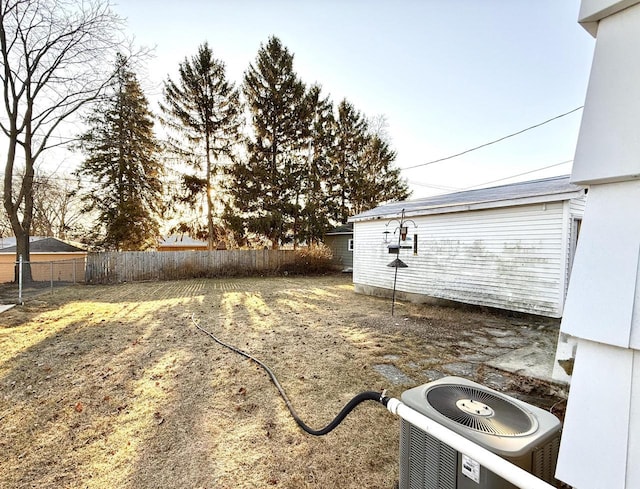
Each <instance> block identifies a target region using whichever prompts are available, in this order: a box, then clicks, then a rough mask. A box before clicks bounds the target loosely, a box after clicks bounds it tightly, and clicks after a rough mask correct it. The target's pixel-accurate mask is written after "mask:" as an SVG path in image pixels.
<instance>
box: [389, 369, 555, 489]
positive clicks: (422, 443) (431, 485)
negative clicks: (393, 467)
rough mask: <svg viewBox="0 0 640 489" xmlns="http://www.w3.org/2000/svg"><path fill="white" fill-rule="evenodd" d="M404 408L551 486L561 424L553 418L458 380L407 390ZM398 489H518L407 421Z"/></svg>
mask: <svg viewBox="0 0 640 489" xmlns="http://www.w3.org/2000/svg"><path fill="white" fill-rule="evenodd" d="M402 402H403V403H404V404H406V405H407V406H409V407H410V408H412V409H414V410H415V411H417V412H419V413H421V414H422V415H424V416H426V417H428V418H430V419H431V420H433V421H435V422H437V423H439V424H441V425H444V426H445V427H447V428H449V429H450V430H452V431H454V432H456V433H457V434H459V435H461V436H463V437H465V438H466V439H468V440H470V441H473V442H474V443H475V444H477V445H479V446H481V447H483V448H485V449H487V450H489V451H491V452H493V453H495V454H497V455H499V456H501V457H502V458H504V459H506V460H508V461H509V462H511V463H513V464H515V465H517V466H519V467H520V468H522V469H524V470H526V471H528V472H530V473H532V474H534V475H535V476H536V477H538V478H540V479H542V480H544V481H546V482H548V483H550V484H553V483H554V481H555V479H554V473H555V467H556V461H557V457H558V449H559V447H560V433H561V423H560V421H559V420H558V418H556V417H555V416H554V415H553V414H551V413H549V412H547V411H544V410H542V409H540V408H537V407H535V406H532V405H530V404H527V403H524V402H522V401H519V400H517V399H514V398H512V397H509V396H507V395H505V394H502V393H500V392H497V391H494V390H492V389H489V388H487V387H484V386H482V385H480V384H477V383H475V382H472V381H469V380H466V379H463V378H460V377H444V378H442V379H440V380H437V381H435V382H430V383H428V384H424V385H421V386H419V387H415V388H413V389H409V390H407V391H405V392H404V393H403V394H402ZM400 430H401V431H400V484H399V488H400V489H515V487H516V486H514V485H513V484H511V483H509V482H507V481H506V480H504V479H503V478H501V477H499V476H497V475H496V474H493V473H492V472H490V471H488V470H487V469H486V468H484V467H482V466H480V465H479V464H478V463H477V462H475V461H474V460H473V459H471V458H469V457H467V456H466V455H464V454H462V453H459V452H458V451H456V450H454V449H453V448H451V447H450V446H448V445H446V444H445V443H443V442H442V441H440V440H438V439H437V438H435V437H433V436H432V435H429V434H428V433H426V432H425V431H423V430H422V429H420V428H418V427H417V426H414V425H413V424H411V423H410V422H408V421H406V420H404V419H403V420H402V421H401V428H400Z"/></svg>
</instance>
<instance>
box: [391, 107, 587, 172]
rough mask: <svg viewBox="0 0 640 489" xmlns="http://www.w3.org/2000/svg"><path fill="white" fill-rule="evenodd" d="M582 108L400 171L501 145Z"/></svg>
mask: <svg viewBox="0 0 640 489" xmlns="http://www.w3.org/2000/svg"><path fill="white" fill-rule="evenodd" d="M582 108H584V105H581V106H580V107H576V108H575V109H573V110H570V111H569V112H565V113H564V114H560V115H557V116H555V117H552V118H551V119H547V120H546V121H543V122H540V123H538V124H534V125H533V126H529V127H526V128H524V129H521V130H520V131H517V132H514V133H511V134H508V135H506V136H503V137H501V138H498V139H494V140H493V141H489V142H488V143H484V144H481V145H479V146H475V147H473V148H469V149H466V150H464V151H461V152H460V153H456V154H453V155H450V156H445V157H444V158H438V159H437V160H431V161H427V162H426V163H419V164H417V165H413V166H407V167H405V168H400V170H403V171H404V170H413V169H414V168H419V167H421V166H427V165H433V164H434V163H440V162H441V161H446V160H451V159H453V158H457V157H458V156H462V155H465V154H467V153H471V152H472V151H476V150H478V149H481V148H486V147H487V146H491V145H492V144H496V143H499V142H500V141H504V140H505V139H509V138H512V137H514V136H517V135H519V134H522V133H523V132H527V131H530V130H532V129H535V128H537V127H540V126H544V125H545V124H548V123H549V122H553V121H555V120H557V119H560V118H561V117H565V116H567V115H569V114H573V113H574V112H577V111H578V110H580V109H582Z"/></svg>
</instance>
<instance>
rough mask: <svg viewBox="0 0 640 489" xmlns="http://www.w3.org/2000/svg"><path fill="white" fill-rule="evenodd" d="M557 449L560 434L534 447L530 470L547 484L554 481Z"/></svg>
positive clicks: (558, 448) (558, 449)
mask: <svg viewBox="0 0 640 489" xmlns="http://www.w3.org/2000/svg"><path fill="white" fill-rule="evenodd" d="M559 451H560V436H556V437H555V438H552V439H551V441H549V442H548V443H545V444H544V445H542V446H541V447H539V448H536V449H534V450H533V453H532V455H533V461H532V464H531V465H532V467H531V469H532V470H531V472H532V473H533V474H534V475H535V476H536V477H539V478H540V479H542V480H543V481H545V482H547V483H549V484H553V483H555V477H554V476H555V467H556V460H558V452H559Z"/></svg>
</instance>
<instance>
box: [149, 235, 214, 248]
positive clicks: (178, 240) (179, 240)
mask: <svg viewBox="0 0 640 489" xmlns="http://www.w3.org/2000/svg"><path fill="white" fill-rule="evenodd" d="M158 246H163V247H172V248H192V247H194V246H205V247H206V246H207V242H206V241H200V240H197V239H193V238H190V237H189V236H180V235H171V236H167V237H165V238H163V239H162V241H160V242H159V243H158Z"/></svg>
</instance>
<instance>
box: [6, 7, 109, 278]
mask: <svg viewBox="0 0 640 489" xmlns="http://www.w3.org/2000/svg"><path fill="white" fill-rule="evenodd" d="M119 34H120V20H119V18H118V17H117V16H116V15H115V14H114V13H113V12H112V11H111V8H110V5H109V2H108V1H107V0H84V1H81V0H80V1H74V0H0V65H1V66H0V84H1V88H2V110H1V111H0V130H1V131H2V133H3V134H4V136H6V138H7V141H6V144H7V150H6V162H5V172H4V186H3V190H4V195H3V204H4V209H5V211H6V213H7V217H8V218H9V221H10V222H11V228H12V230H13V233H14V234H15V236H16V241H17V255H22V257H23V259H24V260H25V261H28V260H29V235H30V232H31V224H32V220H33V209H34V194H33V184H34V175H35V164H36V162H37V161H38V159H39V158H40V157H41V156H42V154H43V153H44V152H45V151H46V150H48V149H51V148H53V147H56V146H60V145H62V144H66V141H65V140H63V139H59V138H58V137H57V136H59V135H60V129H61V128H62V125H63V123H64V122H66V121H69V120H70V119H71V117H72V116H73V115H75V114H76V113H77V112H78V111H79V110H80V109H81V108H82V107H84V106H85V105H86V104H88V103H90V102H92V101H94V100H95V99H96V98H97V97H99V96H100V94H101V93H102V91H103V89H104V87H105V86H106V85H107V84H108V82H109V79H108V78H109V74H108V70H109V68H110V67H111V65H112V56H113V55H114V52H115V51H116V50H117V49H118V38H119ZM19 167H20V168H23V169H24V173H23V175H22V178H16V177H17V171H18V168H19ZM26 272H27V274H26V277H25V279H26V280H29V279H30V270H29V268H28V267H27V269H26Z"/></svg>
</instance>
